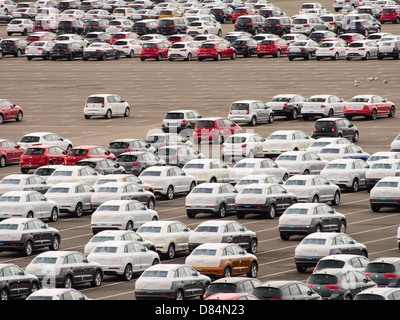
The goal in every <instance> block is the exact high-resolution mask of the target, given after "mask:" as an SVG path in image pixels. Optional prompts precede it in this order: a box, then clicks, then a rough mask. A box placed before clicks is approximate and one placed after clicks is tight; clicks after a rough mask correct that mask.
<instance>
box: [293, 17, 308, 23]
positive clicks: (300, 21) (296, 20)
mask: <svg viewBox="0 0 400 320" xmlns="http://www.w3.org/2000/svg"><path fill="white" fill-rule="evenodd" d="M293 24H307V19H296V18H295V19H293Z"/></svg>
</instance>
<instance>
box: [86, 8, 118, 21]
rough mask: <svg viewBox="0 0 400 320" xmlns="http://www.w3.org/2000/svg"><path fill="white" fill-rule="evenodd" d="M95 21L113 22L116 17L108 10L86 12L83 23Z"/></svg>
mask: <svg viewBox="0 0 400 320" xmlns="http://www.w3.org/2000/svg"><path fill="white" fill-rule="evenodd" d="M95 19H105V20H112V19H114V16H113V15H112V14H111V13H110V12H108V11H107V10H103V9H91V10H88V11H86V12H85V15H84V16H83V21H85V22H86V21H90V20H95Z"/></svg>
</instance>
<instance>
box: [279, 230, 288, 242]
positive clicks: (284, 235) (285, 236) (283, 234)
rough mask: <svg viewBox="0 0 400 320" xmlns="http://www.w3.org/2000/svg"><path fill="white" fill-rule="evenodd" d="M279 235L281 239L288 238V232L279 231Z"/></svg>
mask: <svg viewBox="0 0 400 320" xmlns="http://www.w3.org/2000/svg"><path fill="white" fill-rule="evenodd" d="M280 236H281V239H282V240H283V241H287V240H289V238H290V235H289V234H287V233H283V232H281V233H280Z"/></svg>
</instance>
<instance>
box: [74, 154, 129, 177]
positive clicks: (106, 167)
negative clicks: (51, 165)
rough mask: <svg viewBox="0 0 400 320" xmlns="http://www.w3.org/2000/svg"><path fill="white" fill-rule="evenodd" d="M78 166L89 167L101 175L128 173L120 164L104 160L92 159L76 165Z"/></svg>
mask: <svg viewBox="0 0 400 320" xmlns="http://www.w3.org/2000/svg"><path fill="white" fill-rule="evenodd" d="M76 165H77V166H88V167H91V168H93V169H94V170H95V171H97V172H98V173H99V174H103V175H105V174H122V173H126V171H125V169H124V167H122V166H120V164H119V163H117V162H115V161H113V160H110V159H103V158H99V159H97V158H91V159H82V160H79V161H78V162H77V163H76Z"/></svg>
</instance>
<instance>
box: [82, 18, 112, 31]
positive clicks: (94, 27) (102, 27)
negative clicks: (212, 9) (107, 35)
mask: <svg viewBox="0 0 400 320" xmlns="http://www.w3.org/2000/svg"><path fill="white" fill-rule="evenodd" d="M107 24H108V20H107V19H93V20H84V24H83V34H85V35H86V34H87V33H91V32H96V31H99V32H106V28H107Z"/></svg>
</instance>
